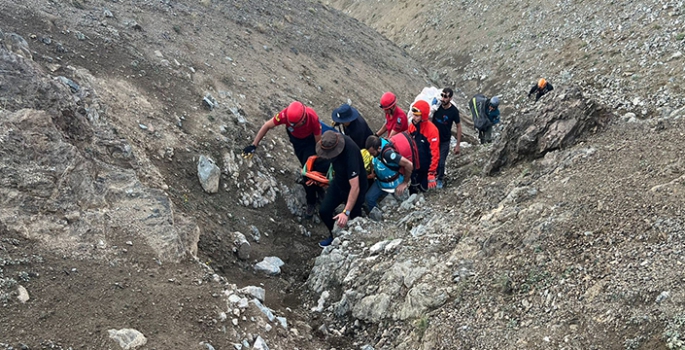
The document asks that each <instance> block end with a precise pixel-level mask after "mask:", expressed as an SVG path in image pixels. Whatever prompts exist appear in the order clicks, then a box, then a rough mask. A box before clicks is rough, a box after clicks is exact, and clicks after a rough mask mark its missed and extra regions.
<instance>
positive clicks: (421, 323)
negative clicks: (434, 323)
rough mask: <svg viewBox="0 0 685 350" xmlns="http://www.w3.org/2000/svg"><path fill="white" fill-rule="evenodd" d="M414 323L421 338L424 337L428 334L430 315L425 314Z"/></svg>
mask: <svg viewBox="0 0 685 350" xmlns="http://www.w3.org/2000/svg"><path fill="white" fill-rule="evenodd" d="M414 324H415V325H416V333H417V334H418V336H419V339H422V338H423V335H424V334H426V330H427V329H428V326H429V325H430V323H429V322H428V317H427V316H423V317H421V318H419V319H418V320H416V321H415V322H414Z"/></svg>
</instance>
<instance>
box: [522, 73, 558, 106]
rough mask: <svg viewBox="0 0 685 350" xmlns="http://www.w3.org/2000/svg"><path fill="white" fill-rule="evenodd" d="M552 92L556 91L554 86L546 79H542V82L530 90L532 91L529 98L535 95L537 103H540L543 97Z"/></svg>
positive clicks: (529, 92)
mask: <svg viewBox="0 0 685 350" xmlns="http://www.w3.org/2000/svg"><path fill="white" fill-rule="evenodd" d="M552 90H554V86H552V84H551V83H550V82H548V81H547V80H545V78H540V80H538V83H537V84H535V85H533V87H532V88H530V91H528V98H530V95H532V94H534V93H535V102H538V100H539V99H540V97H542V95H544V94H546V93H548V92H550V91H552Z"/></svg>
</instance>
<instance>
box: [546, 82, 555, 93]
mask: <svg viewBox="0 0 685 350" xmlns="http://www.w3.org/2000/svg"><path fill="white" fill-rule="evenodd" d="M552 90H554V86H552V84H551V83H549V82H548V83H547V91H552Z"/></svg>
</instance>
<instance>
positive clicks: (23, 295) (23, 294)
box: [17, 285, 30, 304]
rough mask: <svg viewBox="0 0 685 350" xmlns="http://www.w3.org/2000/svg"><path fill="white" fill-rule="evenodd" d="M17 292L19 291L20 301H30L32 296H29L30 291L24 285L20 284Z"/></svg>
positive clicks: (18, 297)
mask: <svg viewBox="0 0 685 350" xmlns="http://www.w3.org/2000/svg"><path fill="white" fill-rule="evenodd" d="M17 292H18V293H19V295H18V296H17V299H19V301H20V302H21V303H22V304H24V303H26V302H27V301H29V299H30V298H29V291H28V290H26V288H24V286H21V285H20V286H19V287H17Z"/></svg>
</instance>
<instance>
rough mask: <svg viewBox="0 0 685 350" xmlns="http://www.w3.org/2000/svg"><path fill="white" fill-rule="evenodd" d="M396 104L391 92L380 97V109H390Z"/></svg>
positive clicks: (395, 98)
mask: <svg viewBox="0 0 685 350" xmlns="http://www.w3.org/2000/svg"><path fill="white" fill-rule="evenodd" d="M396 104H397V97H396V96H395V94H393V93H392V92H389V91H388V92H386V93H384V94H383V96H381V108H383V109H390V108H393V107H395V105H396Z"/></svg>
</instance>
